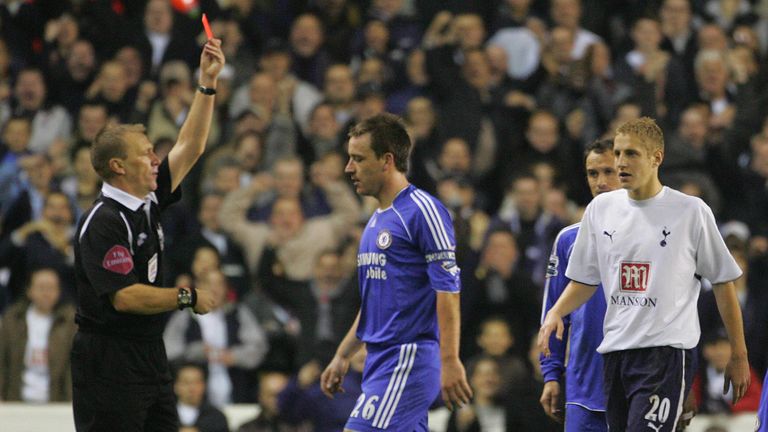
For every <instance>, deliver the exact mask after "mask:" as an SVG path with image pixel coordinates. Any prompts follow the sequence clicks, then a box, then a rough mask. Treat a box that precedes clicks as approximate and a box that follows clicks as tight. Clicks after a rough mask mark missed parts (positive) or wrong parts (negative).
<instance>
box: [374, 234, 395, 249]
mask: <svg viewBox="0 0 768 432" xmlns="http://www.w3.org/2000/svg"><path fill="white" fill-rule="evenodd" d="M391 245H392V234H390V233H389V231H388V230H381V231H379V235H377V236H376V246H378V247H379V249H386V248H388V247H390V246H391Z"/></svg>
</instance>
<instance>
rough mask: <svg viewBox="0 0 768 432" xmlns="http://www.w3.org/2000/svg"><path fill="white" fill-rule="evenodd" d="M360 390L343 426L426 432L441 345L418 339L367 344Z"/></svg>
mask: <svg viewBox="0 0 768 432" xmlns="http://www.w3.org/2000/svg"><path fill="white" fill-rule="evenodd" d="M366 348H367V349H368V356H367V357H366V359H365V369H364V370H363V383H362V390H363V393H362V394H361V395H360V397H359V398H358V400H357V403H356V404H355V408H354V409H353V410H352V413H351V414H350V415H349V420H348V421H347V425H346V427H345V428H346V429H351V430H353V431H357V432H368V431H381V430H389V431H398V432H427V431H428V429H427V411H428V410H429V407H430V405H431V404H432V402H434V401H435V399H436V398H437V396H438V395H439V394H440V347H439V346H438V344H437V343H436V342H432V341H429V342H418V343H409V344H403V345H389V346H384V347H377V346H374V345H370V344H369V345H368V346H367V347H366Z"/></svg>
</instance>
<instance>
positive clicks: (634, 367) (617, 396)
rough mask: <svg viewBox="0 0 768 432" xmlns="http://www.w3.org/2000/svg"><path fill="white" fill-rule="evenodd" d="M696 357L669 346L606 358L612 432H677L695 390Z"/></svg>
mask: <svg viewBox="0 0 768 432" xmlns="http://www.w3.org/2000/svg"><path fill="white" fill-rule="evenodd" d="M692 357H693V353H692V350H689V349H687V350H683V349H677V348H672V347H668V346H663V347H652V348H640V349H630V350H625V351H614V352H609V353H607V354H604V355H603V367H604V370H605V388H606V394H607V395H608V407H607V408H608V410H607V411H606V417H607V419H608V426H609V427H610V430H611V431H612V432H613V431H618V432H623V431H627V432H648V431H651V430H654V431H657V432H672V431H674V430H675V428H676V425H677V420H678V419H679V418H680V415H681V414H682V412H683V402H684V401H685V398H686V397H687V396H688V392H689V391H690V389H691V383H692V377H693V363H692Z"/></svg>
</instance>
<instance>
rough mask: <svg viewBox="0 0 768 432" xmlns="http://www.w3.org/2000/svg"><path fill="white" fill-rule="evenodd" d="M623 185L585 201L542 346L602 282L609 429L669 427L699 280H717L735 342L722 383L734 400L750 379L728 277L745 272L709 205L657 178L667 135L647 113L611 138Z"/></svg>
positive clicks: (685, 370)
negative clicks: (562, 287) (563, 286)
mask: <svg viewBox="0 0 768 432" xmlns="http://www.w3.org/2000/svg"><path fill="white" fill-rule="evenodd" d="M614 155H615V156H616V168H617V170H618V173H619V180H620V182H621V185H622V189H620V190H616V191H613V192H608V193H604V194H601V195H599V196H597V197H595V199H593V200H592V202H591V203H590V204H589V206H587V210H586V212H585V213H584V217H583V219H582V222H581V226H580V228H579V233H578V235H577V237H576V242H575V243H574V246H573V252H572V254H571V258H570V261H569V263H568V268H567V270H566V276H567V277H568V278H569V279H571V282H570V283H569V284H568V286H567V287H566V289H565V291H564V292H563V295H562V296H561V297H560V299H559V300H558V301H557V303H555V305H554V306H553V307H552V308H551V309H550V311H549V312H548V313H547V315H546V317H545V319H544V322H543V324H542V327H541V330H540V332H539V345H540V347H541V349H542V350H543V351H544V353H545V355H549V353H550V350H549V340H550V335H551V334H552V333H555V334H556V336H557V338H558V339H559V340H562V339H563V331H564V324H563V320H562V317H564V316H566V315H568V314H569V313H571V312H573V311H574V310H575V309H576V308H577V307H579V306H581V305H582V304H584V303H586V302H587V301H588V300H589V299H590V297H591V296H592V295H593V294H594V293H595V291H596V288H597V285H598V284H600V282H601V281H602V283H603V291H604V297H605V300H606V306H607V307H606V314H605V322H604V325H603V330H604V331H603V333H604V337H603V341H602V342H601V343H600V346H599V347H598V352H600V353H601V354H603V362H604V364H605V366H604V380H605V388H606V396H607V406H606V418H607V420H608V427H609V430H611V431H625V430H627V431H648V430H655V431H673V430H674V429H675V427H676V425H677V423H678V420H679V419H680V416H681V415H682V412H683V401H684V399H685V397H686V396H687V394H688V393H689V391H690V387H691V381H692V367H691V361H692V349H693V348H694V347H695V346H696V344H697V343H698V341H699V337H700V333H701V331H700V328H699V323H698V313H697V310H696V301H697V298H698V295H699V290H700V288H701V283H700V279H701V278H706V279H708V280H710V281H712V283H713V287H714V292H715V298H716V301H717V305H718V309H719V311H720V316H721V318H722V319H723V323H724V324H725V328H726V331H727V333H728V339H729V341H730V343H731V347H732V352H733V354H732V356H731V360H730V361H729V363H728V366H727V368H726V379H725V387H726V389H727V387H729V386H730V385H733V398H734V402H735V401H738V400H739V399H741V398H742V397H743V396H744V393H745V392H746V389H747V387H748V386H749V365H748V363H747V348H746V344H745V342H744V327H743V322H742V317H741V309H740V308H739V302H738V298H737V297H736V291H735V287H734V285H733V281H734V280H735V279H737V278H739V277H740V276H741V270H740V268H739V266H738V265H737V264H736V261H735V260H734V259H733V257H732V256H731V255H730V253H729V251H728V249H727V248H726V246H725V242H724V241H723V239H722V237H721V236H720V233H719V231H718V229H717V226H716V224H715V218H714V216H713V214H712V211H711V210H710V209H709V207H708V206H707V205H706V204H704V202H703V201H701V200H700V199H699V198H695V197H691V196H688V195H685V194H683V193H680V192H678V191H676V190H673V189H670V188H668V187H665V186H663V185H662V184H661V182H660V181H659V177H658V173H659V166H660V165H661V163H662V161H663V159H664V137H663V134H662V132H661V129H660V128H659V127H658V125H657V124H656V123H655V122H654V121H653V120H652V119H650V118H647V117H643V118H640V119H637V120H631V121H629V122H626V123H624V124H623V125H621V126H620V127H619V128H618V129H617V134H616V138H615V139H614Z"/></svg>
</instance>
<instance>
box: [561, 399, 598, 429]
mask: <svg viewBox="0 0 768 432" xmlns="http://www.w3.org/2000/svg"><path fill="white" fill-rule="evenodd" d="M565 432H608V423H607V422H606V421H605V411H591V410H588V409H586V408H584V407H583V406H581V405H575V404H565Z"/></svg>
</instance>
